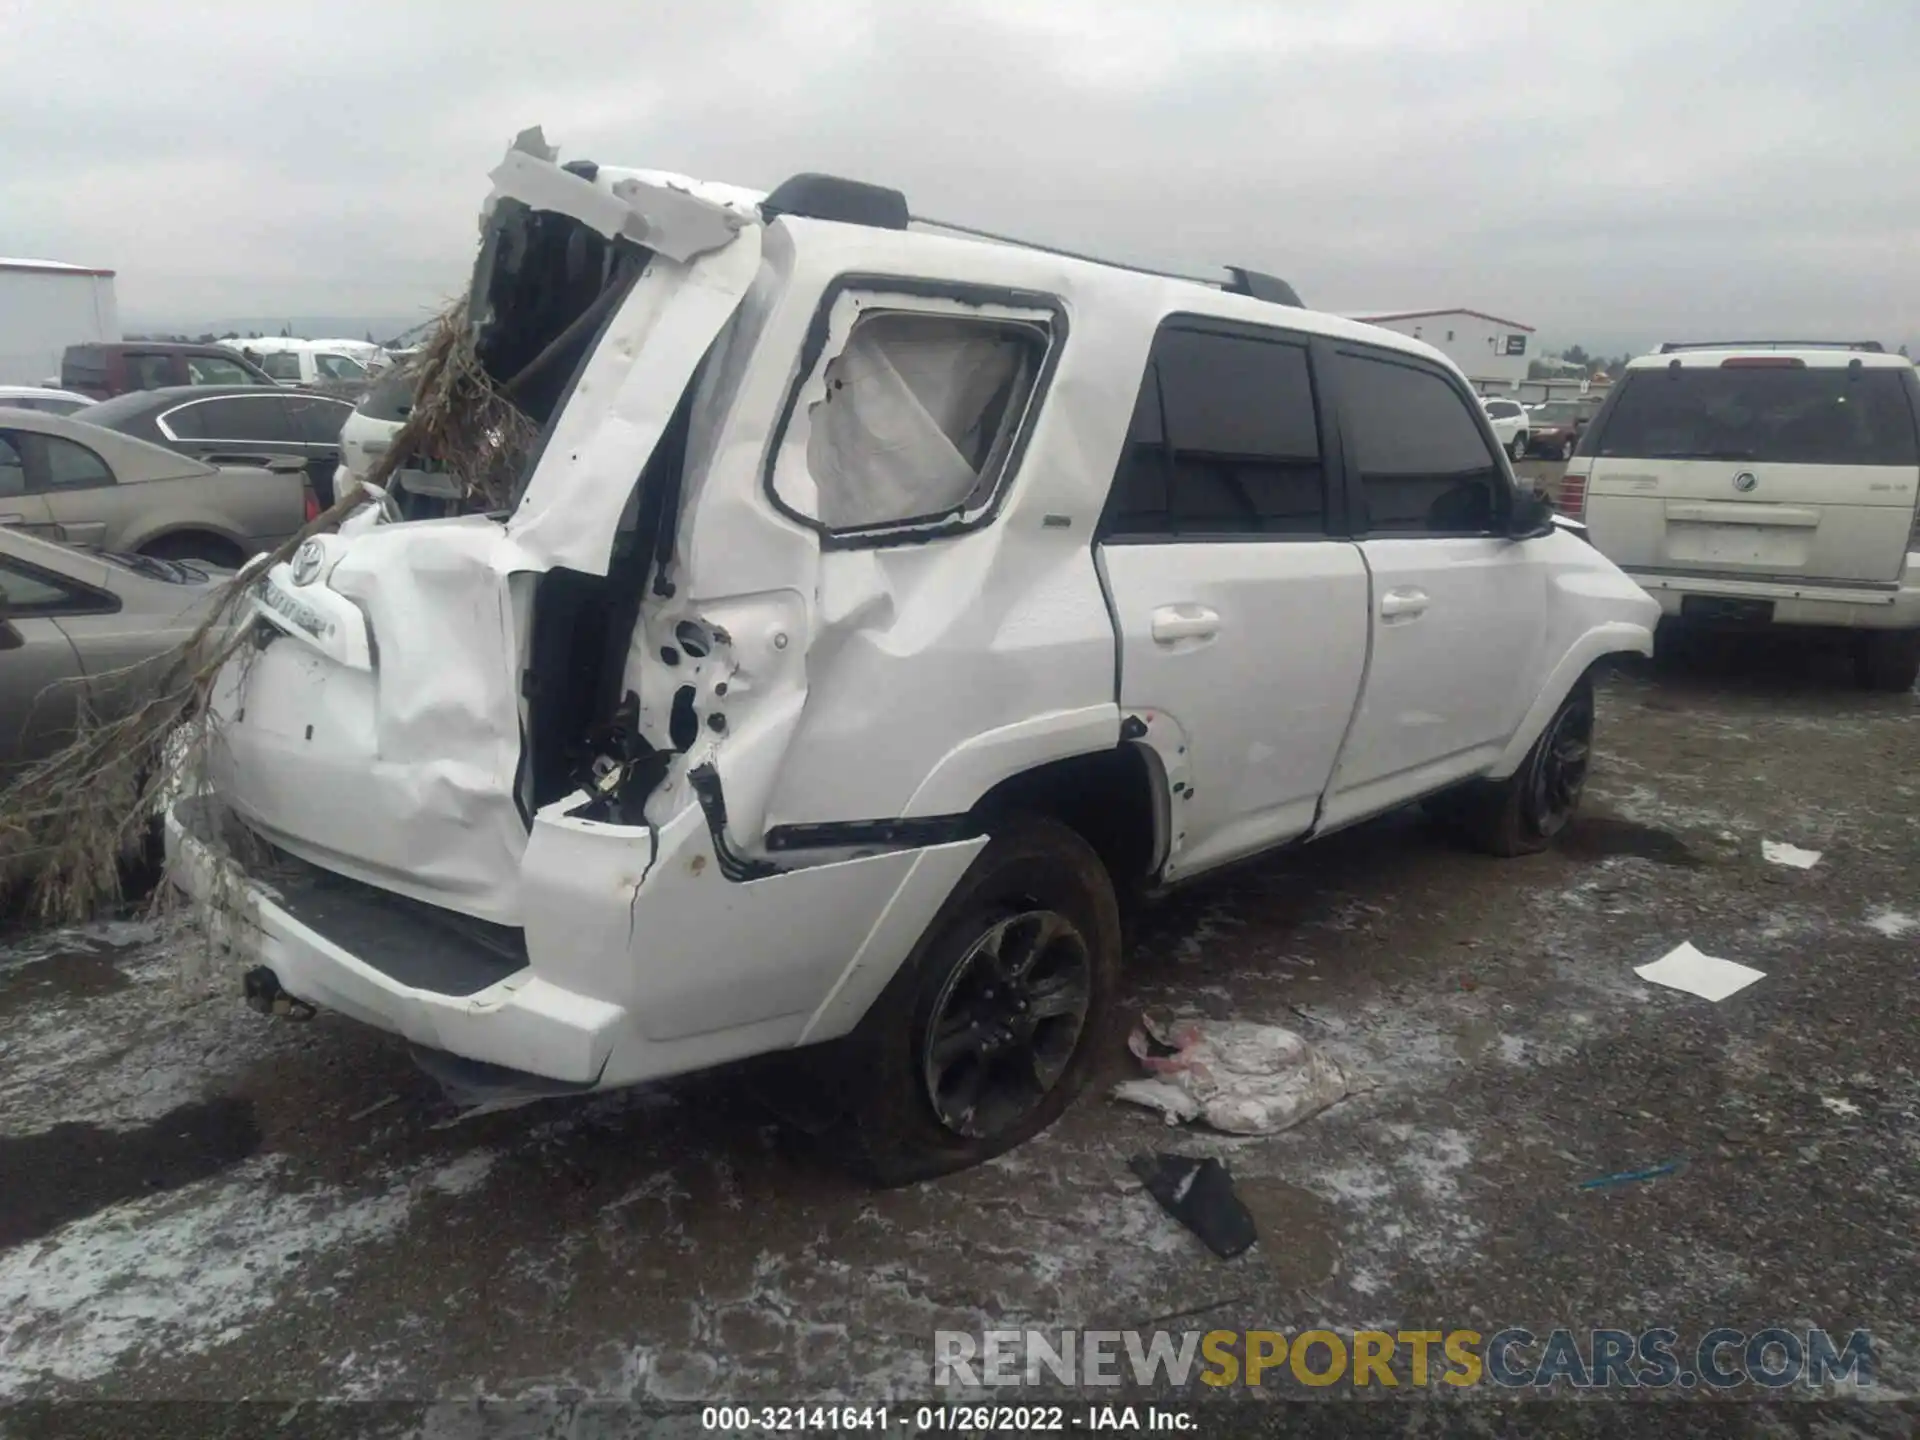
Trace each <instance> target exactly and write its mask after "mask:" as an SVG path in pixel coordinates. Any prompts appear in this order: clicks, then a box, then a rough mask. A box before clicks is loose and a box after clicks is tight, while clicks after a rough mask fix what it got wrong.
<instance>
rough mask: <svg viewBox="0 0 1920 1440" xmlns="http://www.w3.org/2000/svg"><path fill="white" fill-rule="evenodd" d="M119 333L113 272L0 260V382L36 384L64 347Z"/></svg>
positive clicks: (52, 372) (55, 366)
mask: <svg viewBox="0 0 1920 1440" xmlns="http://www.w3.org/2000/svg"><path fill="white" fill-rule="evenodd" d="M119 338H120V309H119V306H118V304H117V303H116V302H115V300H114V295H113V271H111V270H95V269H90V268H89V267H87V266H84V265H67V264H63V263H62V262H60V261H58V260H8V259H0V385H38V384H40V383H42V382H43V381H45V380H47V379H49V378H51V377H54V376H57V375H58V374H59V373H60V356H61V353H62V352H63V351H64V350H65V349H66V348H67V346H69V345H81V344H85V343H87V342H88V341H95V340H118V339H119Z"/></svg>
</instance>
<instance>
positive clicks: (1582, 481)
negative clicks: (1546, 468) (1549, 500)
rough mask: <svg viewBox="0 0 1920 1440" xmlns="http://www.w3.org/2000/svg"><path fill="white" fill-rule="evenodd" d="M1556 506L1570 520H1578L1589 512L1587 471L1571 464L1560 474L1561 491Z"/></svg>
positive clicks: (1555, 497) (1555, 500)
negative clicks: (1576, 468) (1575, 467)
mask: <svg viewBox="0 0 1920 1440" xmlns="http://www.w3.org/2000/svg"><path fill="white" fill-rule="evenodd" d="M1553 503H1554V507H1555V508H1556V509H1558V510H1559V512H1560V513H1561V514H1562V515H1564V516H1566V517H1567V518H1568V519H1569V520H1578V519H1580V518H1581V517H1582V516H1584V515H1585V514H1586V512H1587V472H1586V471H1584V470H1575V469H1574V468H1572V466H1569V467H1568V468H1567V470H1566V471H1565V473H1563V474H1562V475H1561V476H1560V491H1559V493H1558V494H1557V495H1555V496H1554V501H1553Z"/></svg>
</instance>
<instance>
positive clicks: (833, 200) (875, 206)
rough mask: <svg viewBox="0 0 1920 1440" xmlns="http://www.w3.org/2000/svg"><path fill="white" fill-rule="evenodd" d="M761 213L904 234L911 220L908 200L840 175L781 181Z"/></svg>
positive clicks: (881, 186)
mask: <svg viewBox="0 0 1920 1440" xmlns="http://www.w3.org/2000/svg"><path fill="white" fill-rule="evenodd" d="M760 213H761V214H763V215H765V216H766V217H767V219H769V220H772V219H773V218H774V217H775V216H778V215H804V216H806V217H807V218H809V219H812V220H839V221H842V222H844V223H845V224H848V225H870V226H872V227H874V228H875V229H878V230H904V229H906V228H907V221H908V219H909V218H910V217H909V216H908V214H907V197H906V196H905V195H903V194H901V193H900V192H899V191H898V190H889V189H888V188H887V187H886V186H884V185H869V184H867V183H866V182H865V181H864V180H843V179H841V178H840V177H839V176H838V175H815V174H811V173H809V174H803V175H793V176H790V177H788V178H787V179H785V180H782V181H781V182H780V183H779V184H778V185H776V186H774V187H773V189H772V190H771V191H770V192H769V193H768V195H767V198H766V199H764V200H762V201H761V202H760Z"/></svg>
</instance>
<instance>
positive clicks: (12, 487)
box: [0, 434, 27, 496]
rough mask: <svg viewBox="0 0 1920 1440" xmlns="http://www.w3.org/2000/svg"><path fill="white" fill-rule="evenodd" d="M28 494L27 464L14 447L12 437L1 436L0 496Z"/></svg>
mask: <svg viewBox="0 0 1920 1440" xmlns="http://www.w3.org/2000/svg"><path fill="white" fill-rule="evenodd" d="M26 492H27V467H26V462H25V461H23V460H22V459H21V458H20V451H19V450H18V449H17V448H16V447H15V446H14V443H13V440H12V437H10V436H8V435H4V434H0V496H7V495H24V494H26Z"/></svg>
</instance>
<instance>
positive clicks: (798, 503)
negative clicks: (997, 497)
mask: <svg viewBox="0 0 1920 1440" xmlns="http://www.w3.org/2000/svg"><path fill="white" fill-rule="evenodd" d="M1047 344H1048V336H1047V331H1046V329H1045V328H1044V327H1043V326H1042V325H1039V324H1033V323H1028V322H1026V321H1022V320H1012V319H1008V320H997V319H990V318H980V319H976V318H972V317H967V316H956V315H945V314H938V315H936V314H910V313H903V312H886V311H881V312H877V313H870V314H867V315H865V316H863V317H862V318H861V319H860V320H858V321H857V322H856V323H855V324H854V327H853V329H852V331H851V332H850V333H849V335H848V337H847V343H846V345H845V347H844V348H843V349H842V350H841V351H840V352H839V353H838V354H837V355H834V356H832V357H831V358H830V359H828V360H827V362H826V364H825V366H824V369H823V371H822V374H821V381H822V385H823V390H822V393H821V398H820V399H819V400H818V401H817V402H815V403H814V404H813V405H812V407H811V409H810V412H809V417H808V418H809V421H810V425H809V429H808V434H807V443H806V471H807V474H808V476H809V477H810V478H811V480H812V483H813V487H814V492H815V493H814V495H813V497H812V499H811V500H808V498H807V497H805V496H802V495H801V494H799V493H798V490H797V489H795V490H793V491H791V492H789V493H781V489H782V487H780V485H779V480H780V472H778V471H776V493H781V498H782V499H784V500H786V501H787V502H788V503H789V504H790V505H792V507H793V508H794V509H795V510H797V511H799V512H800V513H802V514H810V515H811V516H812V517H813V518H815V519H817V520H819V521H820V522H821V523H822V524H823V525H825V526H826V527H827V528H828V529H829V530H835V531H853V530H862V529H869V528H872V527H876V526H889V525H903V524H918V523H933V522H936V521H940V520H943V519H948V518H956V517H958V516H961V515H964V514H965V513H966V512H967V511H969V510H973V509H976V508H978V507H979V506H981V505H983V504H985V503H986V501H987V499H988V498H989V497H990V496H991V495H992V494H993V492H994V489H995V487H996V486H997V484H998V482H999V479H1000V476H1001V474H1002V472H1003V470H1004V469H1005V466H1006V464H1007V460H1008V457H1009V456H1010V454H1011V453H1012V447H1013V441H1014V437H1015V436H1016V435H1017V434H1018V432H1019V429H1020V425H1021V421H1022V420H1023V419H1024V417H1025V415H1026V412H1027V407H1028V403H1029V402H1030V400H1031V399H1032V397H1033V391H1034V385H1035V382H1036V380H1037V378H1038V376H1039V374H1040V368H1041V365H1042V363H1043V362H1044V360H1045V358H1046V353H1047ZM789 473H790V472H789ZM793 478H794V479H796V480H797V478H798V477H793Z"/></svg>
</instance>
